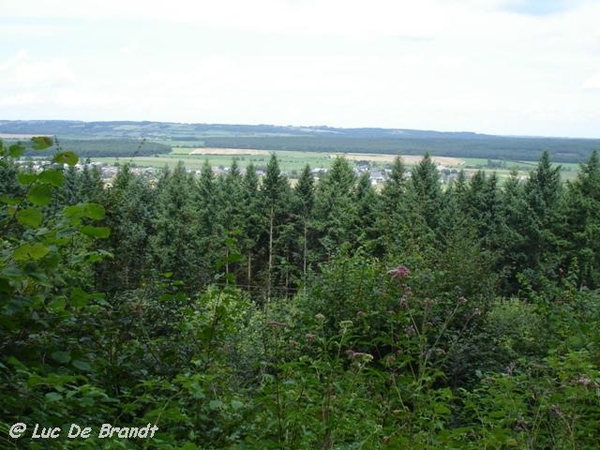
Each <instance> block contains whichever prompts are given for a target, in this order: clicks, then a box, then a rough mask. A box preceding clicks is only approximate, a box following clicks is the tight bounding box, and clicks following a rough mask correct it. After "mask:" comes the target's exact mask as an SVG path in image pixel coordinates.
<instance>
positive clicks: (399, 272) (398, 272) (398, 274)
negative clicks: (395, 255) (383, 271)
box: [388, 265, 410, 280]
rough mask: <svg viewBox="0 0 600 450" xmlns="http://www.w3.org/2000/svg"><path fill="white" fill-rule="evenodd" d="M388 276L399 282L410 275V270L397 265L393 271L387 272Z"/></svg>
mask: <svg viewBox="0 0 600 450" xmlns="http://www.w3.org/2000/svg"><path fill="white" fill-rule="evenodd" d="M388 275H391V277H392V278H395V279H398V280H401V279H403V278H406V277H407V276H409V275H410V270H408V268H407V267H406V266H404V265H399V266H398V267H396V268H395V269H392V270H390V271H388Z"/></svg>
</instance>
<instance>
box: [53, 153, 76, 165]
mask: <svg viewBox="0 0 600 450" xmlns="http://www.w3.org/2000/svg"><path fill="white" fill-rule="evenodd" d="M77 161H79V156H77V154H76V153H73V152H60V153H57V154H56V155H54V158H52V162H55V163H58V164H68V165H69V166H74V165H75V164H77Z"/></svg>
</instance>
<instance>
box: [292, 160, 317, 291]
mask: <svg viewBox="0 0 600 450" xmlns="http://www.w3.org/2000/svg"><path fill="white" fill-rule="evenodd" d="M294 193H295V194H296V199H297V204H298V216H299V217H300V221H301V223H302V279H303V281H304V282H305V283H306V274H307V270H308V259H309V258H308V248H309V245H308V244H309V227H310V226H311V221H312V214H313V208H314V204H315V180H314V177H313V175H312V173H311V170H310V166H309V165H308V164H307V165H306V166H304V169H302V172H301V173H300V177H299V178H298V183H297V184H296V186H295V187H294Z"/></svg>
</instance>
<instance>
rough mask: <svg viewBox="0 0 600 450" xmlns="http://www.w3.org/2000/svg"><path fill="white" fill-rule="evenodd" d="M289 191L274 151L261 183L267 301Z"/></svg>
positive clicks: (270, 289) (271, 285)
mask: <svg viewBox="0 0 600 450" xmlns="http://www.w3.org/2000/svg"><path fill="white" fill-rule="evenodd" d="M288 193H289V184H288V181H287V178H286V177H285V176H284V175H282V173H281V169H280V168H279V161H278V160H277V156H275V154H274V153H273V154H271V158H270V160H269V163H268V164H267V171H266V174H265V177H264V179H263V181H262V185H261V194H262V197H263V200H264V205H265V208H266V214H267V217H268V231H267V234H268V254H267V256H268V262H267V297H266V298H267V302H268V301H270V300H271V291H272V287H273V281H274V268H275V267H274V265H275V261H276V248H275V243H276V240H277V237H278V234H279V232H280V227H281V225H282V224H283V217H282V216H283V214H284V212H285V210H286V204H287V199H288V198H289V195H288Z"/></svg>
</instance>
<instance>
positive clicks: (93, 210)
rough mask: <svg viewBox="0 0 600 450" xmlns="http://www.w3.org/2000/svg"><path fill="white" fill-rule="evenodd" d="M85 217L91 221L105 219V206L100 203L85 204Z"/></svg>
mask: <svg viewBox="0 0 600 450" xmlns="http://www.w3.org/2000/svg"><path fill="white" fill-rule="evenodd" d="M83 208H84V214H85V217H88V218H90V219H95V220H100V219H104V215H105V210H104V206H102V205H100V204H98V203H85V204H84V205H83Z"/></svg>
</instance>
